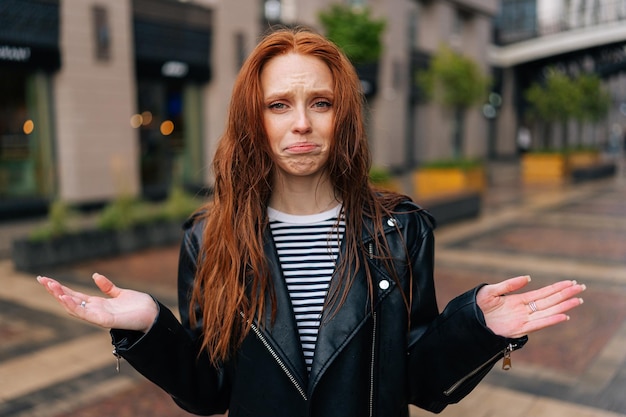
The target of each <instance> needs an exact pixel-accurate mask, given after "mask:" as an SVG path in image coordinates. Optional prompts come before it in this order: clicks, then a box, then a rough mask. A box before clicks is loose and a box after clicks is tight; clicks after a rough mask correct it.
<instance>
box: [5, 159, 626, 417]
mask: <svg viewBox="0 0 626 417" xmlns="http://www.w3.org/2000/svg"><path fill="white" fill-rule="evenodd" d="M492 168H493V171H492V175H491V181H490V188H489V191H488V193H487V195H486V196H485V200H484V202H485V206H484V210H483V214H482V215H481V217H480V218H478V219H475V220H472V221H466V222H462V223H458V224H453V225H448V226H445V227H442V228H440V229H438V230H437V232H436V239H437V252H436V284H437V290H438V298H439V303H440V306H441V307H443V306H444V305H445V304H446V302H447V301H448V300H450V299H451V298H452V297H454V296H455V295H456V294H458V293H460V292H462V291H464V290H466V289H469V288H471V287H473V286H474V285H476V284H478V283H480V282H494V281H496V280H501V279H503V278H506V277H509V276H515V275H520V274H530V275H531V276H532V278H533V281H532V283H531V284H530V285H531V287H539V286H541V285H545V284H548V283H550V282H553V281H556V280H559V279H576V280H578V281H579V282H584V283H585V284H587V287H588V290H587V291H586V293H585V294H584V295H583V296H584V299H585V304H584V305H583V306H581V308H579V309H578V310H576V311H574V312H572V314H571V321H570V322H568V323H565V324H563V325H561V326H559V327H557V328H554V329H552V330H551V331H546V332H542V333H538V334H536V335H532V336H531V340H530V342H529V344H528V345H527V346H526V347H525V348H524V349H522V350H520V351H517V352H514V354H513V357H512V360H513V369H511V370H510V371H502V370H501V369H499V367H498V366H497V367H496V368H495V369H494V371H492V373H491V374H490V375H489V376H488V377H487V378H486V380H485V381H484V382H483V383H482V384H481V385H480V386H479V387H478V388H477V389H476V390H475V391H474V392H472V393H471V394H470V395H469V396H468V397H467V398H466V399H465V400H463V401H462V402H461V403H460V404H457V405H453V406H450V407H448V408H447V409H446V410H444V412H443V413H442V414H441V415H442V416H444V417H461V416H463V417H466V416H472V417H494V416H502V417H529V416H532V417H561V416H563V417H565V416H567V417H587V416H597V417H612V416H626V396H625V395H624V393H625V392H626V198H625V196H626V178H624V177H621V178H616V179H610V180H601V181H594V182H592V183H586V184H578V185H567V186H561V187H553V188H543V189H541V188H536V187H534V188H530V187H521V186H519V185H517V178H518V173H517V171H516V166H515V165H511V164H498V165H494V166H493V167H492ZM24 227H25V226H24ZM4 230H7V229H3V228H2V225H0V234H1V235H2V238H0V241H2V240H3V239H4V240H8V239H9V238H8V237H7V235H6V234H5V232H4ZM177 256H178V248H177V247H168V248H163V249H158V250H150V251H145V252H142V253H138V254H134V255H130V256H125V257H120V258H115V259H103V260H98V261H92V262H85V263H82V264H78V265H71V266H67V267H63V268H58V269H56V270H53V271H46V273H47V274H49V275H51V276H55V277H57V278H59V279H62V280H63V281H64V282H68V283H70V284H71V285H72V286H74V287H78V288H84V289H85V290H87V291H94V289H93V285H92V283H91V280H90V278H89V277H90V276H91V274H92V272H94V271H97V272H100V273H103V274H105V275H108V276H110V277H111V278H113V279H114V280H115V281H116V282H117V283H118V284H119V285H122V286H128V287H132V288H135V289H138V290H143V291H149V292H151V293H153V294H155V295H156V296H157V297H159V298H160V299H162V300H163V301H164V302H165V303H166V304H169V305H171V306H173V307H174V306H175V303H176V299H175V296H176V292H175V285H176V282H175V281H176V262H177ZM0 258H2V255H0ZM0 277H1V279H2V286H0V416H2V417H113V416H115V417H126V416H128V417H130V416H133V417H136V416H150V417H166V416H168V417H188V416H190V414H188V413H185V412H184V411H182V410H180V409H179V408H178V407H177V406H176V405H175V404H174V403H173V402H172V401H171V399H169V398H168V396H167V395H166V394H164V393H163V392H161V391H160V390H159V389H157V388H156V387H154V386H153V385H151V384H150V383H149V382H146V381H145V380H144V379H143V378H142V377H141V376H139V375H138V374H137V373H136V372H135V371H134V370H132V369H131V368H130V367H129V366H128V365H127V364H125V363H122V369H121V372H120V373H119V374H117V373H116V372H115V360H114V358H113V356H112V355H111V347H110V340H109V336H108V333H107V332H106V331H104V330H102V329H98V328H94V327H91V326H88V325H86V324H82V323H80V322H77V321H76V320H74V319H71V318H68V317H67V316H66V315H65V313H63V312H62V311H61V310H60V308H59V307H58V306H57V305H56V303H55V301H54V300H52V299H51V298H50V297H49V296H48V295H47V294H46V293H45V292H44V291H43V289H41V288H40V287H39V286H38V285H37V284H36V282H35V277H34V276H31V275H29V274H24V273H21V272H16V271H14V270H13V266H12V263H11V262H10V260H8V259H6V258H5V259H0ZM94 292H95V291H94ZM459 349H462V347H461V346H460V347H459ZM431 415H432V414H431V413H428V412H424V411H421V410H418V409H416V408H412V409H411V416H412V417H426V416H431Z"/></svg>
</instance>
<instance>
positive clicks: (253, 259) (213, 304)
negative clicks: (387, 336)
mask: <svg viewBox="0 0 626 417" xmlns="http://www.w3.org/2000/svg"><path fill="white" fill-rule="evenodd" d="M290 52H294V53H297V54H302V55H308V56H314V57H317V58H319V59H321V60H322V61H324V62H325V63H326V65H328V68H329V69H330V71H331V74H332V76H333V82H334V99H333V111H334V136H333V141H332V144H331V151H330V153H329V155H330V156H329V160H328V164H327V170H328V172H329V177H330V179H331V181H332V183H333V186H334V188H335V192H336V195H337V198H338V199H339V200H340V201H342V203H343V212H344V216H345V217H344V219H345V224H346V232H345V234H344V240H345V243H346V245H345V246H346V253H345V254H343V255H342V257H341V259H342V261H341V264H340V265H339V266H338V270H337V273H336V274H335V277H336V278H335V279H333V284H332V285H331V289H330V294H329V297H328V299H327V305H328V306H332V307H333V308H339V307H340V306H341V305H342V304H343V302H344V301H345V296H346V294H347V290H348V289H349V288H350V285H351V284H352V279H353V277H354V276H355V274H354V269H359V268H361V267H363V268H365V270H366V275H367V277H368V280H369V285H370V293H371V291H372V284H371V277H370V273H369V268H368V266H367V263H366V262H362V261H360V259H361V257H360V256H359V254H362V253H364V248H363V244H362V242H361V236H362V232H363V217H364V216H366V217H370V218H373V219H374V220H376V219H378V220H380V219H381V218H382V216H383V214H389V213H390V211H391V210H392V208H393V207H394V206H395V205H396V204H397V203H398V202H399V201H400V200H402V199H406V197H404V196H400V195H396V194H387V193H382V194H381V193H379V192H376V191H375V190H373V189H372V188H371V186H370V184H369V169H370V154H369V150H368V146H367V138H366V134H365V129H364V120H363V94H362V91H361V86H360V82H359V79H358V77H357V74H356V72H355V70H354V67H353V66H352V64H351V63H350V61H349V60H348V59H347V58H346V57H345V55H344V54H343V53H342V52H341V51H340V50H339V49H338V48H337V46H336V45H334V44H333V43H332V42H330V41H328V40H327V39H326V38H324V37H323V36H321V35H319V34H316V33H314V32H312V31H310V30H308V29H303V28H298V29H287V28H285V29H280V30H276V31H273V32H271V33H269V34H268V35H266V36H265V37H264V38H263V39H262V40H261V42H260V43H259V44H258V45H257V46H256V48H255V49H254V50H253V51H252V53H251V54H250V56H249V57H248V59H247V60H246V62H245V63H244V65H243V67H242V68H241V71H240V73H239V75H238V77H237V79H236V81H235V85H234V88H233V92H232V98H231V103H230V108H229V115H228V122H227V125H226V130H225V133H224V134H223V136H222V138H221V140H220V143H219V145H218V148H217V151H216V154H215V157H214V160H213V170H214V174H215V184H214V196H213V200H212V201H211V202H210V203H209V204H208V206H207V207H204V208H203V210H202V213H203V214H202V215H201V218H204V219H205V220H206V226H205V229H204V235H203V244H202V248H201V251H200V254H199V259H198V270H197V274H196V281H195V285H194V289H193V293H192V299H191V303H190V304H191V305H190V317H191V319H192V324H193V323H194V321H195V319H196V314H195V313H194V312H195V311H196V308H197V307H199V310H200V311H201V318H202V325H203V335H204V336H203V337H204V338H203V348H205V349H206V350H207V352H208V353H209V356H210V358H211V360H212V361H213V362H214V363H219V362H220V361H223V360H225V359H227V358H228V357H229V356H230V355H231V354H232V352H233V351H234V350H235V349H236V348H237V347H238V346H239V345H240V343H241V342H242V340H243V338H244V337H245V336H246V334H247V333H248V331H249V330H250V325H251V319H252V318H253V317H256V318H257V319H258V320H259V321H260V322H261V323H263V318H264V317H265V315H266V313H267V312H266V311H265V309H266V305H270V306H271V309H272V311H271V316H272V317H274V314H275V309H276V303H275V302H274V292H273V289H272V287H271V280H270V274H269V268H268V265H267V261H266V258H265V255H264V253H263V235H264V232H265V230H266V228H267V224H268V220H267V214H266V213H267V205H268V201H269V198H270V195H271V193H272V188H271V178H272V174H273V170H274V162H273V160H272V156H271V152H270V149H269V144H268V138H267V135H266V132H265V129H264V127H263V90H262V86H261V73H262V71H263V68H264V66H265V64H266V63H267V62H268V61H269V60H271V59H272V58H273V57H275V56H278V55H282V54H286V53H290ZM374 224H375V225H377V226H376V229H378V230H372V231H369V232H370V233H377V232H381V231H382V230H381V229H379V226H380V224H381V222H380V221H378V222H377V221H374ZM380 227H382V226H380ZM376 241H378V239H376ZM377 245H381V243H380V242H378V243H377ZM382 245H383V246H385V245H384V243H383V244H382ZM379 249H380V251H379V252H378V253H387V251H386V250H385V247H382V248H379ZM348 269H350V271H348ZM339 279H340V280H342V282H336V281H337V280H339ZM339 288H344V290H342V291H340V290H339ZM268 297H269V300H268ZM267 301H270V303H269V304H267ZM198 318H200V317H198Z"/></svg>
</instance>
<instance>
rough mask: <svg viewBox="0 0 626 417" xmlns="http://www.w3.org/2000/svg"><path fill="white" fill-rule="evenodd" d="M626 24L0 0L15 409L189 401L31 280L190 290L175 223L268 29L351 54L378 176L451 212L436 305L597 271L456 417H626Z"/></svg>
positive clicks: (492, 4) (454, 11)
mask: <svg viewBox="0 0 626 417" xmlns="http://www.w3.org/2000/svg"><path fill="white" fill-rule="evenodd" d="M625 22H626V0H436V1H432V0H319V1H315V2H312V1H307V0H185V1H183V0H99V1H95V0H0V417H126V416H128V417H130V416H133V417H135V416H151V417H166V416H167V417H183V416H188V414H187V413H185V412H184V411H182V410H180V409H179V408H178V407H177V406H176V405H175V404H174V403H173V401H172V400H171V399H170V398H168V396H167V395H166V394H165V393H163V392H161V391H160V390H159V389H157V388H156V387H154V386H153V385H151V384H150V383H149V382H147V381H145V380H144V379H143V378H142V377H141V376H139V375H138V374H137V373H136V372H135V371H133V370H132V368H131V367H130V366H128V365H127V364H125V363H123V362H122V364H121V370H120V372H119V373H117V372H116V361H115V358H114V357H113V355H112V353H111V349H112V348H111V345H110V338H109V336H108V333H107V332H106V331H105V330H103V329H98V328H94V327H91V326H88V325H86V324H83V323H81V322H78V321H76V320H74V319H71V318H70V317H68V316H67V315H66V314H65V313H64V312H63V311H61V308H60V307H59V306H58V305H57V304H56V303H55V301H54V300H53V299H51V298H50V297H49V296H48V295H47V293H45V292H44V290H43V289H42V288H40V287H39V286H38V285H37V284H36V281H35V277H36V275H37V274H42V275H48V276H52V277H55V278H57V279H59V280H61V281H63V282H66V283H69V284H71V285H72V286H74V287H76V288H79V289H81V290H84V291H86V292H95V289H94V286H93V285H92V282H91V278H90V277H91V275H92V273H93V272H99V273H103V274H105V275H107V276H109V277H110V278H111V279H113V280H114V281H115V282H116V283H117V284H118V285H120V286H125V287H130V288H134V289H138V290H142V291H147V292H150V293H151V294H154V295H155V296H157V297H158V298H159V299H160V300H162V301H163V302H165V303H166V304H167V305H169V306H171V307H172V308H173V309H176V269H177V258H178V251H179V247H178V243H179V239H180V224H181V222H182V219H183V218H185V217H186V216H187V215H188V214H189V213H190V212H191V210H193V208H195V207H197V206H198V205H200V204H201V203H202V202H203V201H204V198H205V197H206V196H210V190H211V185H212V180H213V178H212V176H211V173H210V169H209V168H208V167H210V165H211V160H212V155H213V152H214V150H215V147H216V144H217V142H218V140H219V137H220V135H221V133H222V131H223V128H224V123H225V120H226V117H227V111H228V105H227V103H228V102H229V99H230V93H231V89H232V85H233V83H234V81H235V77H236V76H237V73H238V71H239V69H240V68H241V65H242V63H243V62H244V60H245V58H246V56H247V54H248V53H249V52H250V51H251V50H252V48H253V47H254V45H255V44H256V42H257V40H258V39H259V37H260V36H261V34H262V33H263V32H264V31H266V30H267V29H268V28H271V27H272V26H273V25H275V24H284V25H300V24H302V25H306V26H310V27H312V28H314V29H315V30H318V31H320V32H321V33H324V34H326V35H327V36H328V37H330V38H331V39H332V40H333V41H334V42H336V43H337V44H338V45H339V46H340V47H341V48H342V49H343V50H344V51H345V52H346V55H347V56H348V58H349V59H350V60H351V62H352V63H353V64H354V66H355V69H356V71H357V75H358V76H359V79H360V80H361V85H362V87H363V93H364V96H365V98H366V110H367V113H366V115H367V126H366V127H367V135H368V140H369V144H370V148H371V151H372V172H371V175H370V176H371V179H372V182H374V183H377V184H378V185H379V186H381V187H390V188H392V189H394V190H397V191H401V192H403V193H405V194H407V195H409V196H411V197H412V198H413V199H415V200H416V201H417V202H418V203H420V204H422V205H424V206H425V207H426V208H428V209H430V210H432V212H433V213H435V214H436V216H437V218H438V219H439V221H440V227H439V228H438V229H437V231H436V241H437V251H436V273H435V279H436V285H437V291H438V297H439V302H440V307H443V306H444V305H445V304H446V303H447V301H449V300H450V299H451V298H453V297H454V296H455V295H456V294H459V293H461V292H463V291H465V290H467V289H469V288H471V287H473V286H475V285H477V284H479V283H482V282H494V281H499V280H501V279H503V278H507V277H510V276H516V275H521V274H530V275H531V276H532V279H533V280H532V282H531V284H530V286H531V287H540V286H542V285H545V284H549V283H551V282H554V281H557V280H561V279H575V280H577V281H579V282H584V283H585V284H586V285H587V291H586V293H585V294H584V295H583V297H584V300H585V303H584V305H583V306H581V308H579V309H577V310H576V311H573V312H572V314H571V321H570V322H568V323H565V324H563V325H561V326H559V327H557V328H555V329H553V330H550V331H546V332H542V333H539V334H537V335H532V336H531V340H530V342H529V344H528V345H527V346H526V347H525V348H524V349H522V350H521V351H517V352H514V353H513V355H512V363H513V368H512V369H511V370H509V371H503V370H501V369H500V365H499V364H498V365H496V367H495V369H494V370H493V372H492V373H490V374H489V375H488V377H487V378H486V380H485V381H484V383H483V384H481V385H480V386H479V387H478V388H477V389H476V390H475V391H474V392H473V393H472V394H471V395H469V397H468V398H466V399H465V400H464V401H463V402H461V403H460V404H458V405H453V406H450V407H449V408H448V409H446V410H445V411H444V412H443V413H442V416H444V417H461V416H463V417H466V416H472V417H561V416H563V417H564V416H567V417H592V416H598V417H612V416H620V415H626V395H624V394H625V393H626V169H625V166H626V157H625V147H626V141H625V137H626V135H625V134H624V132H626V130H625V129H626V24H625ZM345 28H350V29H351V30H344V29H345ZM355 46H356V48H355ZM442 93H444V94H442ZM448 187H449V188H448ZM207 191H208V193H207ZM172 228H173V229H172ZM78 235H81V236H83V237H84V238H90V239H91V240H89V241H80V242H82V243H76V242H78V240H76V239H75V237H76V236H78ZM85 236H86V237H85ZM120 236H123V237H122V238H121V239H120ZM59 242H64V243H63V244H61V243H59ZM68 242H69V243H68ZM85 242H89V243H85ZM59 248H70V250H69V251H67V250H66V251H64V252H61V251H57V249H59ZM96 250H98V251H102V252H98V251H96ZM29 251H30V252H29ZM79 253H80V255H81V256H83V255H84V254H85V253H87V255H86V256H87V257H86V258H84V259H79V258H80V257H79ZM458 348H459V350H462V349H463V346H459V347H458ZM428 415H430V414H429V413H427V412H423V411H420V410H417V409H415V408H412V409H411V416H412V417H425V416H428ZM350 417H352V416H350Z"/></svg>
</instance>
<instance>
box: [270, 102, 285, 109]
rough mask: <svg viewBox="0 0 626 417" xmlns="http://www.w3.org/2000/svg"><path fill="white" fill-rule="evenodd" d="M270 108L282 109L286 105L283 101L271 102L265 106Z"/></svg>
mask: <svg viewBox="0 0 626 417" xmlns="http://www.w3.org/2000/svg"><path fill="white" fill-rule="evenodd" d="M267 107H268V108H270V109H277V110H282V109H284V108H285V107H286V106H285V104H283V103H272V104H270V105H269V106H267Z"/></svg>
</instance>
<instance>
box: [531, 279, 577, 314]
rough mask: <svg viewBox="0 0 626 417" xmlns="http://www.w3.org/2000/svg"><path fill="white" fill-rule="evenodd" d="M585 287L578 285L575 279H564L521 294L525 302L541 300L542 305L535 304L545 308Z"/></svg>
mask: <svg viewBox="0 0 626 417" xmlns="http://www.w3.org/2000/svg"><path fill="white" fill-rule="evenodd" d="M585 289H586V287H585V285H579V284H578V283H577V282H576V281H571V280H565V281H559V282H556V283H554V284H551V285H547V286H545V287H542V288H539V289H537V290H533V291H529V292H527V293H524V294H523V295H524V300H525V302H526V303H529V302H531V301H535V302H536V303H537V302H541V303H544V305H539V304H537V307H539V308H546V307H548V306H549V305H552V304H556V303H557V302H558V301H562V300H566V299H568V298H571V297H573V296H574V295H576V294H579V293H581V292H582V291H584V290H585Z"/></svg>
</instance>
